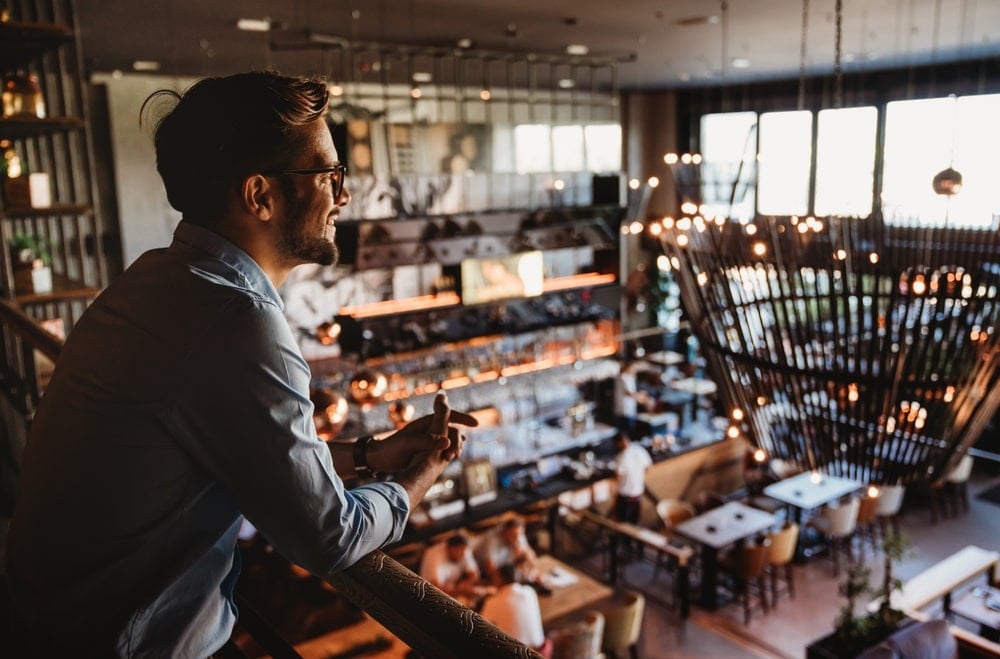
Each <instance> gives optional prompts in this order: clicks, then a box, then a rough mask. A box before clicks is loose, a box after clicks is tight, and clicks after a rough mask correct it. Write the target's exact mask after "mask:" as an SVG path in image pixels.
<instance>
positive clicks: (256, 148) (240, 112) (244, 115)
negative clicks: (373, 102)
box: [141, 71, 329, 222]
mask: <svg viewBox="0 0 1000 659" xmlns="http://www.w3.org/2000/svg"><path fill="white" fill-rule="evenodd" d="M161 99H168V100H170V101H173V105H172V107H171V108H169V109H167V110H166V111H165V112H164V113H162V114H161V115H160V116H159V117H158V118H154V122H155V123H154V126H155V128H154V144H155V148H156V168H157V170H159V172H160V176H161V177H162V178H163V185H164V187H165V188H166V190H167V199H169V201H170V205H171V206H173V207H174V208H176V209H177V210H179V211H180V212H182V213H184V215H185V217H186V218H187V219H190V220H194V221H200V222H206V221H210V216H211V215H212V214H213V213H217V212H219V211H221V210H222V209H223V208H224V204H225V198H226V193H227V190H228V189H230V187H231V186H233V185H235V184H236V183H237V182H238V181H239V180H240V179H242V178H243V177H244V176H246V175H248V174H252V173H254V172H262V171H272V170H280V169H288V168H290V166H291V163H292V158H293V157H294V155H295V153H296V152H297V151H298V150H299V149H301V148H302V144H300V143H299V140H297V139H296V136H295V133H294V131H293V129H294V128H295V127H297V126H303V125H306V124H309V123H311V122H313V121H315V120H316V119H319V118H320V117H322V116H323V114H324V113H325V112H326V110H327V103H328V100H329V92H328V91H327V87H326V84H325V83H324V82H323V81H321V80H315V79H309V78H291V77H287V76H282V75H279V74H278V73H276V72H273V71H260V72H252V73H239V74H236V75H231V76H225V77H218V78H205V79H204V80H200V81H198V82H196V83H195V84H194V85H192V86H191V87H190V88H189V89H188V90H187V91H185V92H184V93H183V94H178V93H177V92H175V91H172V90H160V91H158V92H155V93H153V94H152V95H151V96H150V97H149V98H147V99H146V102H145V103H143V109H142V111H141V112H142V114H145V113H146V110H147V107H149V109H150V111H151V112H154V113H155V112H157V111H158V110H159V109H160V108H159V106H160V101H161ZM151 102H153V106H156V107H153V106H150V103H151Z"/></svg>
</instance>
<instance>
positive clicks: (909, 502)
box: [297, 471, 1000, 659]
mask: <svg viewBox="0 0 1000 659" xmlns="http://www.w3.org/2000/svg"><path fill="white" fill-rule="evenodd" d="M996 485H1000V475H997V473H996V472H995V471H994V472H993V473H985V472H983V471H976V472H974V473H973V477H972V479H971V480H970V483H969V503H970V510H969V512H968V513H965V514H962V515H960V516H958V517H956V518H951V519H945V520H940V521H938V522H937V523H936V524H932V523H931V515H930V508H929V507H928V505H927V501H926V499H925V498H923V497H921V496H920V495H919V493H908V495H907V498H906V501H905V503H904V508H903V512H902V516H901V526H902V532H903V534H904V536H905V537H906V538H907V539H908V540H909V544H910V549H909V551H908V555H907V556H906V557H905V558H904V559H903V561H902V562H901V563H900V564H899V565H898V566H897V567H896V573H897V575H898V576H899V577H900V578H901V579H903V580H904V581H905V580H906V579H907V578H909V577H910V576H913V575H915V574H917V573H918V572H920V571H921V570H923V569H925V568H926V567H927V566H929V565H931V564H933V563H935V562H937V561H938V560H940V559H942V558H944V557H946V556H948V555H950V554H951V553H953V552H955V551H957V550H958V549H961V548H962V547H964V546H966V545H969V544H974V545H978V546H980V547H984V548H987V549H1000V505H997V504H993V503H989V502H987V501H984V500H981V499H977V498H976V494H977V493H978V492H980V491H982V490H984V489H988V488H990V487H994V486H996ZM881 558H882V557H881V554H878V555H873V554H872V552H871V551H870V550H869V551H868V552H867V556H866V560H867V563H868V564H869V566H870V567H871V568H872V570H873V575H872V583H873V584H874V583H877V582H878V579H879V577H880V574H881V569H882V567H881ZM602 562H603V561H602V559H601V557H600V556H590V557H586V558H583V559H581V560H579V561H578V562H577V563H576V565H577V566H578V567H580V568H581V569H583V570H585V571H588V572H590V573H592V574H594V575H595V576H597V575H599V574H600V572H601V569H602ZM794 569H795V580H796V598H795V599H794V600H789V599H788V598H787V596H786V597H784V598H783V599H781V600H780V601H779V602H778V605H777V607H776V608H775V609H772V610H771V611H770V612H769V613H766V614H763V613H761V612H760V611H756V612H754V616H753V617H752V619H751V621H750V624H749V625H744V624H743V619H742V609H740V607H738V606H735V605H730V606H724V607H723V608H722V609H720V610H718V611H714V612H708V611H704V610H702V609H700V608H698V607H697V606H693V607H692V612H691V617H690V618H689V619H688V620H687V621H686V622H685V621H682V620H681V619H680V617H679V614H678V612H677V611H676V610H675V609H674V608H673V607H671V606H670V595H669V592H670V585H671V584H670V577H669V576H668V575H667V574H666V573H664V572H663V571H661V572H660V573H659V575H658V576H657V578H656V579H655V580H654V579H653V573H654V569H653V564H652V563H651V562H650V561H638V562H634V563H632V564H630V565H629V566H628V567H627V568H626V570H625V572H624V579H623V580H622V582H621V583H620V584H619V588H620V589H624V588H633V589H636V590H639V591H641V592H643V593H644V594H645V595H646V599H647V606H646V613H645V617H644V621H643V631H642V635H641V637H640V647H639V656H640V657H643V658H645V659H661V658H663V659H668V658H673V657H677V658H685V657H718V658H736V659H739V658H744V657H746V658H754V657H763V658H788V659H800V658H801V657H804V656H805V647H806V645H808V644H809V643H810V642H811V641H812V640H814V639H816V638H818V637H820V636H823V635H825V634H827V633H829V632H830V631H831V630H832V628H833V621H834V619H835V617H836V616H837V614H838V611H839V609H840V607H841V606H842V605H843V600H842V598H841V597H840V596H839V595H838V594H837V587H838V583H839V579H837V578H834V576H833V574H832V572H833V570H832V563H831V562H830V561H829V560H825V559H824V558H823V557H822V556H818V557H814V558H812V559H811V560H810V561H809V562H808V563H806V564H805V565H799V566H796V567H795V568H794ZM841 575H843V571H841ZM379 639H381V643H375V641H378V640H379ZM365 642H368V643H372V645H370V646H369V651H362V652H361V653H360V654H358V653H355V652H351V651H350V648H352V647H354V648H356V649H360V648H357V644H359V643H365ZM297 649H298V650H299V651H300V653H301V654H302V655H303V656H304V657H307V658H319V657H324V658H327V657H332V656H358V657H362V656H363V657H370V658H375V659H402V658H403V657H405V655H406V647H405V645H403V644H402V643H401V642H399V641H398V640H396V639H394V638H393V637H392V636H391V634H388V632H385V631H384V630H383V629H382V628H380V627H379V626H378V625H377V624H376V623H374V622H371V621H365V622H364V623H362V624H361V625H358V626H356V627H355V628H353V629H352V630H351V631H350V632H349V633H346V634H345V633H344V631H343V630H342V631H341V632H337V633H335V634H330V635H327V636H325V637H320V638H317V639H314V640H313V641H310V642H308V643H306V644H302V645H300V646H298V647H297Z"/></svg>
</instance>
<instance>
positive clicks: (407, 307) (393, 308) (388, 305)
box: [340, 292, 459, 318]
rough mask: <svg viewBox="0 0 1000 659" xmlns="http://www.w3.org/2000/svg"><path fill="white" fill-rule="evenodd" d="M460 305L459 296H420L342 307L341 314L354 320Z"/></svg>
mask: <svg viewBox="0 0 1000 659" xmlns="http://www.w3.org/2000/svg"><path fill="white" fill-rule="evenodd" d="M458 303H459V299H458V294H456V293H453V292H448V293H439V294H437V295H419V296H417V297H410V298H406V299H405V300H385V301H384V302H371V303H369V304H359V305H357V306H353V307H341V309H340V313H341V315H344V316H353V317H354V318H371V317H373V316H387V315H390V314H397V313H406V312H407V311H423V310H425V309H439V308H441V307H451V306H455V305H457V304H458Z"/></svg>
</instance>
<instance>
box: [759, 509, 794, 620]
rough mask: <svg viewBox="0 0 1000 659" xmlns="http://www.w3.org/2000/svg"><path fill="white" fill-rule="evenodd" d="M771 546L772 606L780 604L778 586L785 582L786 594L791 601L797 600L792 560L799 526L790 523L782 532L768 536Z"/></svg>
mask: <svg viewBox="0 0 1000 659" xmlns="http://www.w3.org/2000/svg"><path fill="white" fill-rule="evenodd" d="M767 538H768V540H769V541H770V545H769V546H768V548H767V568H766V569H767V572H768V574H769V575H770V577H771V606H772V607H773V606H775V605H776V604H777V603H778V586H779V584H780V582H781V581H784V582H785V587H786V592H788V597H789V598H791V599H794V598H795V579H794V574H793V572H792V559H794V558H795V547H796V545H797V544H798V541H799V525H798V524H796V523H795V522H788V523H787V524H785V526H784V527H783V528H782V529H781V530H780V531H775V532H774V533H771V534H769V535H768V536H767Z"/></svg>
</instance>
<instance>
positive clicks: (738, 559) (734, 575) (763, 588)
mask: <svg viewBox="0 0 1000 659" xmlns="http://www.w3.org/2000/svg"><path fill="white" fill-rule="evenodd" d="M769 552H770V542H769V541H768V540H767V538H764V540H763V541H761V542H758V543H749V542H748V543H745V544H742V545H739V546H737V547H736V548H735V549H733V551H731V552H730V553H729V554H728V555H726V556H725V557H724V558H723V559H722V560H721V561H720V562H719V567H720V568H721V570H722V572H723V573H725V574H726V575H728V576H729V579H730V591H731V592H732V593H733V595H734V597H735V600H734V601H736V602H738V603H740V604H742V605H743V624H744V625H748V624H750V612H751V610H752V608H753V606H752V604H753V602H752V598H756V600H757V602H758V603H759V604H760V608H761V610H763V611H764V613H767V612H768V610H769V609H770V607H769V606H768V603H767V584H766V581H765V577H764V570H765V568H766V567H767V558H768V553H769Z"/></svg>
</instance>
